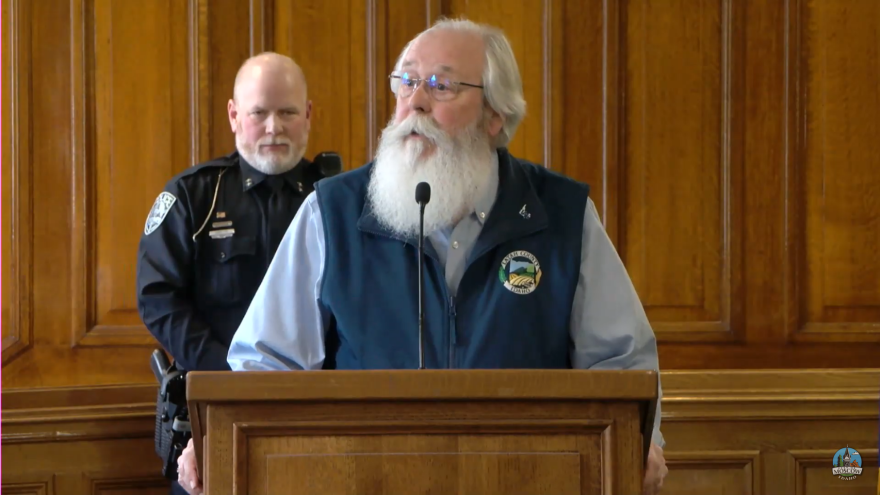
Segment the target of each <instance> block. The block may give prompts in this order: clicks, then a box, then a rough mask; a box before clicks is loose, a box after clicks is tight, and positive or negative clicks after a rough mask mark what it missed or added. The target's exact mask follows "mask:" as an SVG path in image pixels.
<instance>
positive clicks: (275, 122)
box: [266, 113, 284, 134]
mask: <svg viewBox="0 0 880 495" xmlns="http://www.w3.org/2000/svg"><path fill="white" fill-rule="evenodd" d="M283 130H284V128H283V127H282V126H281V122H280V121H279V119H278V117H276V116H275V114H274V113H273V114H269V117H268V118H267V119H266V133H267V134H278V133H280V132H281V131H283Z"/></svg>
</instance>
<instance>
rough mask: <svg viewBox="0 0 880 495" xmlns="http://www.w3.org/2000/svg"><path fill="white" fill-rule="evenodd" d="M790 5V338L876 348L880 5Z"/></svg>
mask: <svg viewBox="0 0 880 495" xmlns="http://www.w3.org/2000/svg"><path fill="white" fill-rule="evenodd" d="M795 4H796V6H797V8H798V11H797V12H796V14H797V15H796V17H795V18H796V19H798V21H799V22H797V23H796V24H795V25H793V26H792V29H793V30H794V32H795V33H797V35H798V36H799V40H798V42H799V43H798V44H799V50H798V52H799V56H800V59H799V60H798V64H799V66H800V70H799V72H798V73H797V75H796V76H797V77H796V78H795V81H796V82H797V84H798V87H797V95H798V98H799V103H800V108H799V113H798V115H797V117H798V121H797V124H798V125H797V129H798V131H799V133H798V135H797V137H798V141H797V147H796V149H795V154H794V163H793V164H792V167H791V170H792V172H794V173H793V174H792V175H791V176H790V178H789V183H788V185H789V191H788V195H787V196H788V198H789V205H788V208H789V211H791V212H792V214H791V217H790V218H791V220H792V221H791V223H790V227H791V229H792V233H793V234H794V235H795V236H796V237H795V238H796V242H795V244H794V245H795V246H796V247H797V249H796V250H793V251H792V252H790V253H789V256H792V257H795V258H796V263H797V265H796V266H797V270H796V271H795V272H794V277H792V279H791V281H790V283H792V284H794V287H795V288H796V290H797V291H798V292H797V296H796V298H795V299H794V301H793V302H794V304H797V313H796V316H797V319H796V320H795V321H796V324H795V326H794V327H793V328H790V329H789V339H791V340H793V341H795V342H860V343H862V342H874V343H878V342H880V257H878V256H877V246H878V244H880V195H878V194H877V191H878V189H880V172H878V171H880V152H878V150H877V136H880V115H878V113H877V109H878V108H880V64H878V62H877V60H878V57H880V49H878V47H880V28H878V26H880V4H878V3H877V2H856V3H853V4H852V5H850V4H844V3H840V2H806V1H804V0H798V1H797V2H795ZM872 347H874V348H875V349H880V346H877V345H874V346H872ZM878 354H880V353H878ZM841 357H842V356H841ZM878 362H880V359H878Z"/></svg>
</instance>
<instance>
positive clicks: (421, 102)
mask: <svg viewBox="0 0 880 495" xmlns="http://www.w3.org/2000/svg"><path fill="white" fill-rule="evenodd" d="M409 108H410V109H412V110H414V111H416V112H418V113H429V112H430V111H431V96H430V95H428V86H427V84H426V83H424V82H423V83H421V84H419V85H418V86H417V87H416V90H415V91H413V94H411V95H410V97H409Z"/></svg>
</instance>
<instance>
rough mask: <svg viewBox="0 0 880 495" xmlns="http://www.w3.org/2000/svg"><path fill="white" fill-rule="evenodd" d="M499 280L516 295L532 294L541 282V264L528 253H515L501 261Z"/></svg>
mask: <svg viewBox="0 0 880 495" xmlns="http://www.w3.org/2000/svg"><path fill="white" fill-rule="evenodd" d="M498 278H499V279H500V280H501V283H502V284H504V287H505V288H506V289H507V290H509V291H510V292H513V293H514V294H531V293H532V292H534V291H535V289H537V288H538V284H539V283H540V282H541V264H540V263H538V258H535V256H534V255H533V254H532V253H530V252H528V251H514V252H512V253H510V254H508V255H507V256H505V257H504V259H503V260H501V269H500V270H498Z"/></svg>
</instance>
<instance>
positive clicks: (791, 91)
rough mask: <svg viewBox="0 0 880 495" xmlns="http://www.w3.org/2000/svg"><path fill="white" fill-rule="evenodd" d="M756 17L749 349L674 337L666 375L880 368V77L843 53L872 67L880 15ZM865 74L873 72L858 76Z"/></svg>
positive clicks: (821, 7)
mask: <svg viewBox="0 0 880 495" xmlns="http://www.w3.org/2000/svg"><path fill="white" fill-rule="evenodd" d="M743 8H744V9H745V12H747V13H748V19H746V20H745V26H744V29H745V46H746V47H747V50H746V53H748V54H750V55H749V56H747V57H745V58H744V59H743V60H744V64H745V76H744V84H743V88H744V99H745V107H744V113H745V118H744V126H745V127H744V145H743V152H744V160H745V163H747V164H748V166H746V167H744V172H743V182H744V188H743V191H742V194H741V197H742V198H743V199H742V202H743V215H742V216H743V223H744V224H743V237H742V252H743V265H742V266H743V268H744V274H743V289H742V294H741V296H740V299H741V300H742V303H743V304H744V306H745V320H744V325H743V335H744V342H742V343H738V344H737V345H712V344H707V343H702V342H695V343H691V344H685V345H681V344H677V343H675V342H669V341H668V340H666V339H665V336H664V335H663V334H662V333H661V334H659V337H660V339H661V345H660V353H661V366H663V367H664V368H666V369H691V368H713V369H723V368H767V367H773V368H821V367H828V368H835V367H876V366H877V363H878V361H877V356H878V355H880V345H878V338H877V336H878V335H880V333H878V332H880V324H878V323H877V321H878V318H877V316H878V315H880V313H877V311H878V309H877V305H876V304H874V303H875V302H876V301H874V299H876V297H875V295H876V294H875V292H876V291H875V290H874V289H875V287H874V285H876V284H874V282H873V281H872V280H873V279H871V278H870V276H869V277H867V278H863V277H862V276H861V275H862V274H863V273H868V274H870V273H873V270H874V268H873V267H874V264H872V263H874V258H876V257H875V256H874V257H872V256H869V255H868V253H867V252H866V251H864V249H867V248H865V247H864V246H866V245H870V241H871V239H873V238H874V237H876V235H875V234H876V232H877V222H876V219H877V218H880V217H878V215H877V213H876V208H875V206H876V205H874V203H873V202H872V199H871V198H873V197H874V196H875V195H872V194H871V193H870V192H866V191H872V190H873V189H871V188H872V187H873V186H872V185H873V184H876V182H877V180H878V179H877V178H878V177H880V175H878V170H880V168H878V167H877V166H876V162H877V160H878V154H877V153H876V152H875V151H874V148H875V146H874V145H873V144H872V142H871V141H870V139H868V138H867V136H868V135H869V134H871V132H872V130H871V129H873V128H875V127H877V118H876V117H874V116H873V114H871V115H869V114H865V113H864V112H865V111H867V110H864V109H865V108H873V107H874V106H876V105H872V102H874V101H878V100H877V99H878V97H880V90H878V88H880V73H878V71H877V70H876V64H873V65H871V64H870V63H869V62H868V60H869V59H868V58H865V59H863V60H861V59H860V60H861V61H858V62H857V61H853V59H852V57H851V56H849V55H847V56H843V55H842V54H844V53H850V52H851V50H849V49H847V50H843V49H842V48H841V47H842V45H840V44H839V43H842V42H846V43H850V42H852V43H855V46H862V47H865V48H864V49H863V50H860V51H858V54H859V56H863V57H870V56H871V55H870V54H871V53H872V52H871V51H870V50H871V49H873V48H876V46H877V39H878V31H877V29H876V22H874V21H875V20H876V19H877V18H878V12H880V10H878V8H877V6H876V5H874V4H873V3H871V2H867V3H864V4H861V3H860V4H859V7H858V8H856V9H855V10H853V9H852V8H843V7H840V6H838V5H837V3H834V2H804V1H792V2H784V3H777V2H758V1H755V2H750V3H748V4H747V5H746V6H744V7H743ZM840 33H845V35H843V36H844V38H845V39H841V38H840V36H841V34H840ZM875 51H876V50H875ZM852 53H856V52H852ZM856 67H858V68H861V67H870V68H872V69H869V70H861V69H858V75H856V71H857V69H856ZM831 68H833V69H834V70H833V71H832V70H831ZM841 74H846V75H841ZM855 80H858V82H856V81H855ZM841 81H847V82H846V83H843V82H841ZM841 85H842V86H841ZM855 102H858V103H855ZM817 132H822V133H823V134H820V135H818V136H817ZM826 134H827V135H826ZM874 134H876V133H874ZM847 174H848V175H847ZM735 197H736V196H734V198H735ZM831 224H833V225H831ZM856 231H858V235H855V234H853V235H851V233H852V232H856ZM872 236H874V237H872ZM733 238H734V239H735V237H733ZM628 266H629V265H628ZM854 267H855V268H854ZM855 273H859V276H858V277H856V276H855V275H853V274H855ZM855 294H859V295H858V296H856V295H855ZM847 298H848V299H847ZM872 301H873V302H872Z"/></svg>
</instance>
